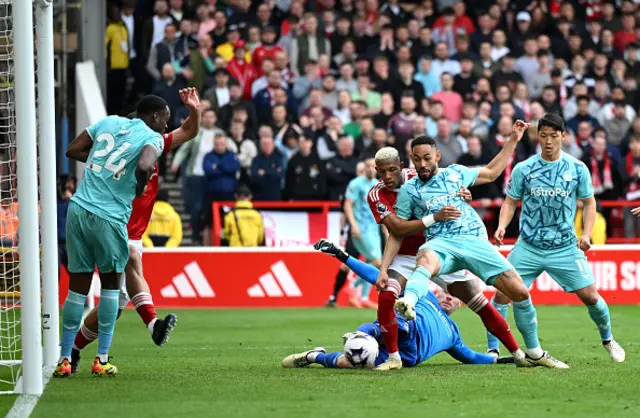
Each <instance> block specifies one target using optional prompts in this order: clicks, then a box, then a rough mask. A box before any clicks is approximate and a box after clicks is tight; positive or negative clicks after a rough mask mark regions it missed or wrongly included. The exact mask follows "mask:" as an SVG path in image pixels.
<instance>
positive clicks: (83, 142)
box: [66, 129, 93, 163]
mask: <svg viewBox="0 0 640 418" xmlns="http://www.w3.org/2000/svg"><path fill="white" fill-rule="evenodd" d="M92 146H93V140H92V139H91V136H90V135H89V132H87V130H86V129H85V130H84V131H82V132H80V135H78V136H77V137H76V139H74V140H73V142H71V143H70V144H69V148H67V152H66V155H67V158H70V159H72V160H76V161H80V162H82V163H86V162H87V159H88V158H89V153H90V152H91V147H92Z"/></svg>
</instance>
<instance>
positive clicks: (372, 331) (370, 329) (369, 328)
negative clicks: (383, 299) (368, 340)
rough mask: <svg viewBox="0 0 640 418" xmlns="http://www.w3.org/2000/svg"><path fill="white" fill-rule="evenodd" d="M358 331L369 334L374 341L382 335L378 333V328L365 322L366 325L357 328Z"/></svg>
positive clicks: (371, 323)
mask: <svg viewBox="0 0 640 418" xmlns="http://www.w3.org/2000/svg"><path fill="white" fill-rule="evenodd" d="M358 331H360V332H364V333H365V334H369V335H371V336H372V337H373V338H375V339H376V340H377V339H378V338H380V337H382V334H381V333H380V327H378V326H377V325H376V324H374V323H373V322H367V323H366V324H362V325H360V326H359V327H358Z"/></svg>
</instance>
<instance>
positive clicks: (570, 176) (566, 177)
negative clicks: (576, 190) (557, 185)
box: [562, 171, 573, 182]
mask: <svg viewBox="0 0 640 418" xmlns="http://www.w3.org/2000/svg"><path fill="white" fill-rule="evenodd" d="M562 180H564V181H567V182H569V181H571V180H573V174H571V173H570V172H568V171H567V172H566V173H564V174H563V175H562Z"/></svg>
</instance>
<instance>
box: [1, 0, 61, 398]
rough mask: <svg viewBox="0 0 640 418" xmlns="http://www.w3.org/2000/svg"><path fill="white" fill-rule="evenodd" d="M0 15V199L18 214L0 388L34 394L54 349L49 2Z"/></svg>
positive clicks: (6, 282)
mask: <svg viewBox="0 0 640 418" xmlns="http://www.w3.org/2000/svg"><path fill="white" fill-rule="evenodd" d="M0 20H1V22H0V23H1V24H2V27H0V32H2V33H1V34H0V39H1V40H2V42H3V43H4V44H6V45H3V49H2V51H1V52H0V80H2V81H3V83H2V84H1V85H0V121H1V122H0V131H1V132H0V135H2V134H4V135H5V136H4V137H2V138H0V141H1V140H2V139H4V145H3V149H2V152H3V153H4V154H3V155H4V156H6V157H7V158H6V159H5V164H4V165H6V167H5V168H4V172H3V171H0V193H1V195H0V203H2V204H3V205H2V207H3V208H6V207H10V208H11V211H13V213H10V215H11V216H13V217H14V218H15V207H16V206H17V220H19V222H18V230H17V234H15V231H13V232H14V233H13V234H12V235H11V237H10V239H7V236H6V234H4V233H3V238H4V239H3V240H2V254H3V256H4V257H3V261H2V263H3V264H4V265H3V268H2V269H1V270H0V273H1V274H2V276H3V277H2V280H1V282H2V284H3V288H2V289H0V295H1V296H0V297H1V298H2V299H1V300H0V382H1V383H3V384H4V385H3V387H2V390H1V391H0V393H2V394H5V393H23V394H33V395H40V394H41V393H42V391H43V386H44V385H43V373H51V371H52V369H53V365H54V364H55V362H56V361H57V358H58V354H59V327H58V322H59V319H58V318H59V304H58V239H57V213H56V212H57V208H56V206H57V204H56V200H57V187H56V129H55V102H54V100H55V99H54V63H53V4H52V1H51V0H35V1H33V2H32V1H31V0H0ZM34 27H35V37H36V39H35V43H34ZM34 46H35V47H36V49H35V50H34ZM36 68H37V70H36ZM36 79H37V83H36ZM36 89H37V90H36ZM36 93H37V96H36ZM3 155H0V158H1V157H3ZM14 189H15V190H14ZM16 190H17V199H16V193H15V191H16ZM16 200H17V202H16ZM8 204H9V205H8ZM4 229H5V232H6V229H7V228H6V227H5V228H4ZM16 250H17V251H16ZM7 254H9V256H8V257H7ZM9 264H10V266H9ZM43 340H44V344H43ZM7 386H12V387H9V388H7Z"/></svg>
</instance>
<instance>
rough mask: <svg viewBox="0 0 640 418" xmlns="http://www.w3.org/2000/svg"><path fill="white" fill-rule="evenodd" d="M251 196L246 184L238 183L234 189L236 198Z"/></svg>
mask: <svg viewBox="0 0 640 418" xmlns="http://www.w3.org/2000/svg"><path fill="white" fill-rule="evenodd" d="M251 196H253V194H252V193H251V189H250V188H249V187H248V186H245V185H244V184H242V185H240V186H239V187H238V190H236V198H237V199H240V198H243V197H244V198H246V197H251Z"/></svg>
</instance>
